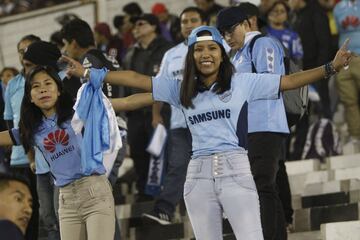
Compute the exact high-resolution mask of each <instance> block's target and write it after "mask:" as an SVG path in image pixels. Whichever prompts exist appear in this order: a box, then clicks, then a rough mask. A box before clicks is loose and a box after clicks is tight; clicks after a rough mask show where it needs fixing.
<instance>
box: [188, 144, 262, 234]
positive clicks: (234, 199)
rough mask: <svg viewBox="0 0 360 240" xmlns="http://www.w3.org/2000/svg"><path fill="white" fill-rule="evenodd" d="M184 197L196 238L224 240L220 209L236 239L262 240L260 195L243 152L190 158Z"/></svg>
mask: <svg viewBox="0 0 360 240" xmlns="http://www.w3.org/2000/svg"><path fill="white" fill-rule="evenodd" d="M184 199H185V204H186V208H187V212H188V214H189V217H190V221H191V225H192V227H193V230H194V233H195V237H196V239H197V240H220V239H223V237H222V216H223V212H224V213H225V215H226V216H227V218H228V220H229V222H230V225H231V227H232V229H233V232H234V234H235V236H236V239H244V240H263V234H262V229H261V220H260V205H259V197H258V194H257V191H256V186H255V182H254V179H253V176H252V174H251V171H250V164H249V160H248V157H247V154H246V153H245V152H239V151H230V152H223V153H219V154H213V155H210V156H201V157H197V158H194V159H191V161H190V163H189V166H188V170H187V176H186V182H185V185H184Z"/></svg>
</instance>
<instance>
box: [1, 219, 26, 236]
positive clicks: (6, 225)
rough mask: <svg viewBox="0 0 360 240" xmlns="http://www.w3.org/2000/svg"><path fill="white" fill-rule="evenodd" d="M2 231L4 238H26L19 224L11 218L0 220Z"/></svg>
mask: <svg viewBox="0 0 360 240" xmlns="http://www.w3.org/2000/svg"><path fill="white" fill-rule="evenodd" d="M0 233H1V234H0V236H1V237H0V238H1V239H4V240H25V238H24V235H23V234H22V232H21V230H20V229H19V228H18V226H16V225H15V224H14V223H13V222H11V221H9V220H0Z"/></svg>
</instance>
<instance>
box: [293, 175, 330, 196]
mask: <svg viewBox="0 0 360 240" xmlns="http://www.w3.org/2000/svg"><path fill="white" fill-rule="evenodd" d="M329 180H330V179H329V172H328V171H316V172H308V173H301V174H295V175H290V176H289V183H290V189H291V194H292V195H298V194H299V195H303V194H304V192H305V188H306V186H307V185H309V184H312V183H324V182H328V181H329Z"/></svg>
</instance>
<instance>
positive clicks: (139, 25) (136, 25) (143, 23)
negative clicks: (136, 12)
mask: <svg viewBox="0 0 360 240" xmlns="http://www.w3.org/2000/svg"><path fill="white" fill-rule="evenodd" d="M146 24H149V23H148V22H145V21H143V22H140V21H139V22H136V23H135V25H134V26H135V27H141V26H143V25H146Z"/></svg>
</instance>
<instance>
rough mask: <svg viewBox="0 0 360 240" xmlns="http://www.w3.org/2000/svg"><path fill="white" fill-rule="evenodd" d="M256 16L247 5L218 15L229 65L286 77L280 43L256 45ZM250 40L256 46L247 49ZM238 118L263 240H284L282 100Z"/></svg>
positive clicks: (248, 108) (264, 40) (258, 104)
mask: <svg viewBox="0 0 360 240" xmlns="http://www.w3.org/2000/svg"><path fill="white" fill-rule="evenodd" d="M258 14H259V11H258V8H257V7H256V6H255V5H253V4H251V3H248V2H247V3H241V4H240V5H239V6H238V7H230V8H225V9H223V10H221V11H220V12H219V14H218V17H217V18H218V19H217V26H218V29H220V31H221V32H222V35H223V37H224V39H225V40H226V42H227V43H228V44H229V46H230V47H231V48H232V50H234V51H236V54H235V56H234V57H233V58H232V59H231V62H232V64H233V65H234V66H235V69H236V72H238V73H239V72H240V73H251V72H252V73H271V74H285V68H284V61H283V59H284V51H283V47H282V46H281V44H280V42H279V41H277V40H276V39H274V38H271V37H266V36H264V37H260V38H258V39H256V38H257V37H259V36H261V35H260V32H259V29H258V19H257V18H258ZM254 38H255V39H256V40H255V42H254V44H253V46H252V49H250V48H251V42H252V41H254ZM250 52H251V53H250ZM268 56H272V57H268ZM263 84H265V82H263ZM270 116H274V117H270ZM275 116H276V117H275ZM239 118H240V119H243V120H242V121H241V123H238V126H237V132H236V133H237V136H238V137H239V146H241V147H243V148H244V149H246V150H248V157H249V161H250V167H251V172H252V175H253V176H254V180H255V184H256V188H257V191H258V194H259V201H260V213H261V214H260V215H261V224H262V230H263V234H264V239H266V240H274V239H276V240H284V239H286V228H285V217H284V211H283V207H282V202H281V200H280V197H279V192H285V193H286V195H287V196H288V198H287V200H288V201H289V202H290V203H288V204H290V208H291V194H290V188H289V184H288V179H287V174H286V168H285V164H284V161H285V143H286V139H287V136H288V133H289V127H288V123H287V119H286V114H285V108H284V102H283V99H282V94H280V96H279V98H278V99H276V100H256V101H253V102H249V103H248V104H246V105H245V106H243V108H242V109H241V114H240V115H239ZM264 119H266V121H264ZM280 173H281V177H283V178H282V181H283V183H287V185H285V184H284V185H278V181H277V178H278V176H279V175H280ZM291 210H292V209H291ZM291 214H292V212H291ZM290 217H291V216H290Z"/></svg>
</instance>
